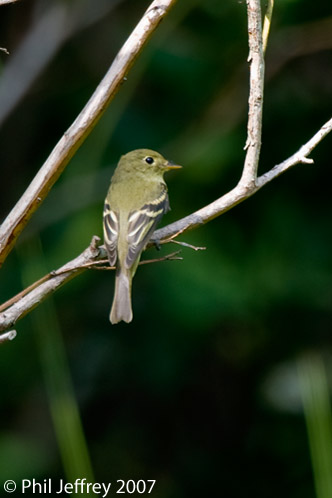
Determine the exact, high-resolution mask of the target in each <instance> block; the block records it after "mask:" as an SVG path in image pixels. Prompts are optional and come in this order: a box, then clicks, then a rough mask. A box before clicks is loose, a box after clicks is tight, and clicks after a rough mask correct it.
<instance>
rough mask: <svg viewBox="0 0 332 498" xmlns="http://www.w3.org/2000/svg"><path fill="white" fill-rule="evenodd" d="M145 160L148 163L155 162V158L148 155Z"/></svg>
mask: <svg viewBox="0 0 332 498" xmlns="http://www.w3.org/2000/svg"><path fill="white" fill-rule="evenodd" d="M145 162H146V163H148V164H153V163H154V159H153V157H150V156H148V157H146V158H145Z"/></svg>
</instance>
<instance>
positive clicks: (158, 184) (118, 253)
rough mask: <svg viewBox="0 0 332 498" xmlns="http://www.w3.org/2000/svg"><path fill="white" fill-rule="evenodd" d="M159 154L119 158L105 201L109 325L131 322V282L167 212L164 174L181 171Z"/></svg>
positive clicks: (145, 152)
mask: <svg viewBox="0 0 332 498" xmlns="http://www.w3.org/2000/svg"><path fill="white" fill-rule="evenodd" d="M180 167H181V166H175V165H173V164H172V163H170V162H169V161H167V160H166V159H165V158H164V157H163V156H162V155H161V154H159V153H158V152H154V151H152V150H149V149H138V150H134V151H132V152H128V153H127V154H125V155H124V156H122V157H121V159H120V161H119V164H118V166H117V168H116V170H115V172H114V175H113V177H112V181H111V185H110V188H109V191H108V194H107V196H106V199H105V207H104V240H105V246H106V250H107V254H108V259H109V262H110V265H111V266H114V265H115V264H116V277H115V291H114V299H113V305H112V309H111V314H110V321H111V323H118V322H120V321H121V320H123V321H125V322H130V321H131V320H132V317H133V314H132V308H131V282H132V278H133V276H134V274H135V272H136V269H137V265H138V263H139V260H140V256H141V253H142V251H143V250H144V247H145V246H146V244H147V242H148V241H149V239H150V237H151V235H152V233H153V231H154V230H155V227H156V225H157V224H158V222H159V221H160V219H161V218H162V216H163V214H164V213H165V212H167V211H168V209H169V203H168V195H167V186H166V183H165V181H164V178H163V176H164V173H165V172H166V171H168V170H170V169H175V168H180Z"/></svg>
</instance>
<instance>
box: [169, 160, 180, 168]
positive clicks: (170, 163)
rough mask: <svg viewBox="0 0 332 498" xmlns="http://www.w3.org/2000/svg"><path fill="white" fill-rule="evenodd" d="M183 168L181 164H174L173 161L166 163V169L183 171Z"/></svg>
mask: <svg viewBox="0 0 332 498" xmlns="http://www.w3.org/2000/svg"><path fill="white" fill-rule="evenodd" d="M181 168H182V166H180V165H179V164H175V163H173V161H167V163H166V169H181Z"/></svg>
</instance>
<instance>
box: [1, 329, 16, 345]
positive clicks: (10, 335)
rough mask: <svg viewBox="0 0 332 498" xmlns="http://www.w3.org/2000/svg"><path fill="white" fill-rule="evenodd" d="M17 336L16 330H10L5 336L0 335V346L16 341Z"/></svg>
mask: <svg viewBox="0 0 332 498" xmlns="http://www.w3.org/2000/svg"><path fill="white" fill-rule="evenodd" d="M16 335H17V332H16V330H9V331H8V332H5V333H4V334H1V335H0V344H3V343H4V342H7V341H12V340H13V339H15V337H16Z"/></svg>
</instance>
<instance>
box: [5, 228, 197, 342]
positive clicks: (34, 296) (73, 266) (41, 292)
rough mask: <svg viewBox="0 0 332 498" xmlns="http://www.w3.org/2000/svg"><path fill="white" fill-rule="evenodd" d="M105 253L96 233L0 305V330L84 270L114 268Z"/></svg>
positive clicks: (172, 255) (172, 257) (174, 257)
mask: <svg viewBox="0 0 332 498" xmlns="http://www.w3.org/2000/svg"><path fill="white" fill-rule="evenodd" d="M188 247H191V248H193V249H195V250H197V249H202V248H196V247H194V246H190V245H189V244H188ZM180 252H181V251H176V252H172V253H170V254H166V255H165V256H162V257H160V258H157V259H149V260H143V261H140V263H139V264H140V265H146V264H150V263H159V262H161V261H175V260H182V258H181V257H180V256H179V254H180ZM105 256H106V250H105V247H104V246H102V245H100V238H99V237H97V236H96V235H95V236H94V237H93V238H92V240H91V243H90V245H89V247H87V248H86V249H85V250H84V251H83V252H82V253H81V254H80V255H79V256H77V257H76V258H75V259H73V260H72V261H69V263H66V264H65V265H64V266H62V267H61V268H59V269H58V270H56V271H52V272H50V273H48V274H47V275H45V276H44V277H42V278H41V279H39V280H37V281H36V282H34V283H33V284H32V285H30V286H29V287H27V288H26V289H24V290H23V291H21V292H19V293H18V294H17V295H16V296H14V297H13V298H11V299H9V300H8V301H6V302H5V303H3V304H2V305H1V306H0V332H1V331H4V330H7V329H8V328H11V327H13V325H14V324H15V323H16V322H17V321H18V320H20V319H21V318H23V317H24V316H25V315H26V314H28V313H29V312H30V311H32V310H33V309H34V308H35V307H36V306H38V305H39V304H41V303H42V302H43V301H44V300H45V299H46V298H47V297H48V296H50V294H52V293H53V292H55V291H56V290H58V289H59V288H60V287H61V286H62V285H64V284H66V283H67V282H69V280H71V279H72V278H74V277H76V276H77V275H80V274H81V273H83V272H84V271H86V270H89V269H92V268H94V269H101V270H115V267H111V266H109V265H108V260H107V259H105ZM100 264H107V265H108V266H107V267H104V266H103V267H100V266H99V265H100ZM15 336H16V332H15V331H14V330H12V331H10V332H6V333H4V334H2V335H0V344H1V343H2V342H5V341H7V340H11V339H14V337H15Z"/></svg>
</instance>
